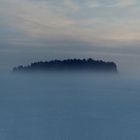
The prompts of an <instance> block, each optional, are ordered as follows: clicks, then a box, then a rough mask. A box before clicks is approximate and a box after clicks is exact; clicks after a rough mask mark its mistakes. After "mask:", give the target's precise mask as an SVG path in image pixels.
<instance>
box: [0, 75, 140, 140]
mask: <svg viewBox="0 0 140 140" xmlns="http://www.w3.org/2000/svg"><path fill="white" fill-rule="evenodd" d="M0 83H1V85H0V139H1V140H91V139H95V140H132V139H133V140H139V139H140V133H139V130H140V125H139V123H140V112H139V110H140V94H139V93H140V79H139V78H134V77H128V76H122V75H114V76H109V75H107V76H103V75H100V76H99V75H94V74H91V73H79V74H78V73H71V74H70V73H64V74H62V73H59V74H57V73H48V74H45V75H43V74H37V75H35V74H34V75H30V74H21V75H18V74H3V75H2V74H1V75H0Z"/></svg>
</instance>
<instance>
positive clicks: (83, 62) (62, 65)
mask: <svg viewBox="0 0 140 140" xmlns="http://www.w3.org/2000/svg"><path fill="white" fill-rule="evenodd" d="M13 71H14V72H34V71H93V72H111V73H117V72H118V70H117V65H116V64H115V63H114V62H105V61H102V60H93V59H91V58H89V59H65V60H52V61H40V62H34V63H31V64H30V65H28V66H22V65H20V66H17V67H14V68H13Z"/></svg>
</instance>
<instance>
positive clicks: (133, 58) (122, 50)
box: [0, 0, 140, 72]
mask: <svg viewBox="0 0 140 140" xmlns="http://www.w3.org/2000/svg"><path fill="white" fill-rule="evenodd" d="M139 54H140V1H138V0H111V1H110V0H0V69H2V70H10V69H12V67H14V66H16V65H19V64H23V65H27V64H29V63H31V62H33V61H40V60H51V59H65V58H89V57H92V58H93V59H103V60H105V61H115V62H116V63H117V65H118V68H119V70H120V71H122V72H138V71H140V62H139V60H140V56H139Z"/></svg>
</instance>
